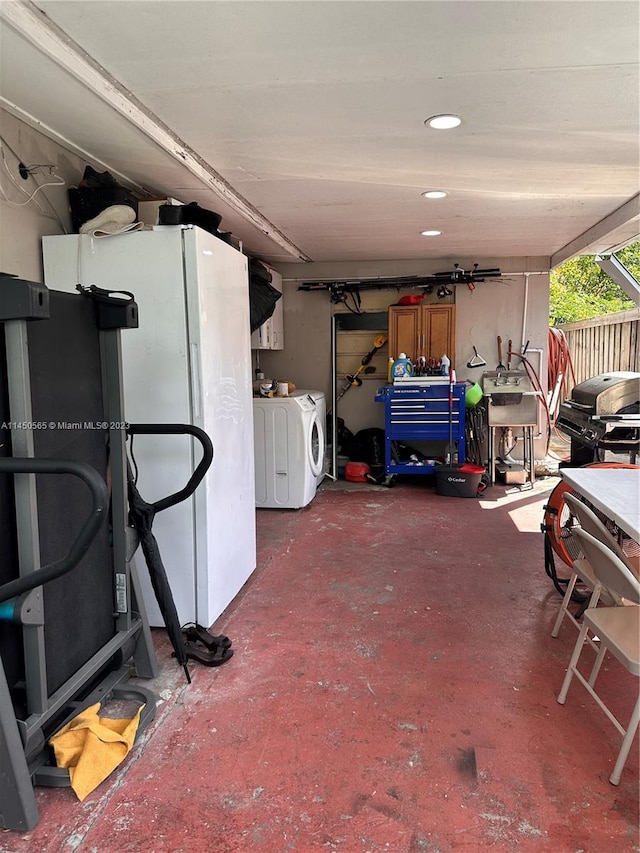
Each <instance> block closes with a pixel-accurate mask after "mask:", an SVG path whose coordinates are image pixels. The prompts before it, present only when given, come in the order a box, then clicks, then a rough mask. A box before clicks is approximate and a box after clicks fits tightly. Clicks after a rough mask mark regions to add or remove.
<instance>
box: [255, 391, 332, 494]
mask: <svg viewBox="0 0 640 853" xmlns="http://www.w3.org/2000/svg"><path fill="white" fill-rule="evenodd" d="M317 393H320V392H317ZM253 425H254V450H255V454H254V458H255V488H256V506H257V507H263V508H272V509H275V508H278V509H299V508H300V507H303V506H307V504H308V503H310V502H311V501H312V500H313V498H314V497H315V494H316V488H317V485H318V482H319V478H321V476H322V470H323V467H324V428H323V424H322V422H321V420H320V418H319V416H318V409H317V405H316V400H315V399H314V397H313V392H308V391H296V392H294V393H293V394H292V395H291V396H290V397H254V399H253Z"/></svg>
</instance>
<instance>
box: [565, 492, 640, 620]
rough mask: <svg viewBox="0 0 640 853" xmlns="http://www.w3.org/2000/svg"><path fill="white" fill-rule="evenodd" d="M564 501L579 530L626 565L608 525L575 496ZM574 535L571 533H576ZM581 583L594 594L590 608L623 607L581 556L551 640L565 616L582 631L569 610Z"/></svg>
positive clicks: (572, 575) (570, 495) (570, 581)
mask: <svg viewBox="0 0 640 853" xmlns="http://www.w3.org/2000/svg"><path fill="white" fill-rule="evenodd" d="M564 500H565V503H566V504H567V506H568V507H569V510H570V511H571V515H573V516H574V518H577V519H578V522H579V523H580V527H581V528H582V529H583V530H586V531H587V533H590V534H591V535H592V536H595V538H596V539H599V540H600V541H601V542H604V543H605V544H606V545H608V546H609V548H611V550H612V551H613V552H614V553H615V554H616V555H617V556H618V557H619V558H620V559H621V560H622V561H623V562H624V563H625V565H626V564H627V562H626V557H625V554H624V552H623V551H622V548H620V546H619V545H618V542H617V541H616V538H615V537H614V536H613V535H612V534H611V533H610V532H609V531H608V530H607V528H606V527H605V525H604V524H603V523H602V521H600V519H599V518H598V516H597V515H596V514H595V512H593V510H591V509H590V508H589V507H588V506H587V505H586V504H584V503H583V502H582V501H581V500H580V499H579V498H577V497H576V495H574V494H570V493H568V492H567V493H565V495H564ZM575 529H577V528H574V531H572V532H575ZM578 580H579V581H580V582H581V583H582V584H583V585H584V586H585V587H587V589H589V590H591V598H590V599H589V604H588V607H595V606H596V604H598V602H599V601H602V603H603V604H605V605H607V606H611V605H614V604H621V601H620V598H619V597H618V596H615V595H612V594H611V592H610V591H609V590H607V589H603V588H602V585H601V584H599V583H598V580H597V578H596V576H595V574H594V572H593V569H592V568H591V566H590V565H589V561H588V560H587V559H586V558H585V556H584V554H582V553H580V555H579V556H578V557H576V558H575V560H574V561H573V566H572V572H571V577H570V578H569V583H568V584H567V588H566V590H565V593H564V597H563V599H562V604H561V605H560V610H559V611H558V616H557V618H556V621H555V623H554V626H553V630H552V631H551V636H552V637H557V636H558V634H559V632H560V626H561V625H562V621H563V619H564V617H565V616H567V617H568V618H569V620H570V621H571V622H572V623H573V624H574V625H575V627H576V628H577V629H578V631H579V630H580V629H581V628H582V623H581V622H579V621H578V620H577V619H576V617H575V616H574V615H573V613H571V611H570V610H569V604H570V603H571V596H572V595H573V590H574V588H575V585H576V583H577V581H578Z"/></svg>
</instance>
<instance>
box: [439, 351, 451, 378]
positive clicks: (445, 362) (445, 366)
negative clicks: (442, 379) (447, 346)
mask: <svg viewBox="0 0 640 853" xmlns="http://www.w3.org/2000/svg"><path fill="white" fill-rule="evenodd" d="M450 367H451V359H450V358H449V357H448V356H447V354H446V353H445V354H444V355H443V356H442V358H441V359H440V369H441V370H442V375H443V376H448V375H449V368H450Z"/></svg>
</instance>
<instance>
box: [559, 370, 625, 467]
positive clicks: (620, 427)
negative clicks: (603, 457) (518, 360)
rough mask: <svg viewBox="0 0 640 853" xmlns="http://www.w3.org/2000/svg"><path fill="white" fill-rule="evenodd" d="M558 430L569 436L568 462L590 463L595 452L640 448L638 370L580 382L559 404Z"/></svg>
mask: <svg viewBox="0 0 640 853" xmlns="http://www.w3.org/2000/svg"><path fill="white" fill-rule="evenodd" d="M556 426H557V427H558V429H560V430H562V431H563V432H565V433H567V435H568V436H569V437H570V439H571V464H572V465H575V466H578V465H586V464H588V463H589V462H593V461H594V459H596V457H597V456H598V451H603V452H604V451H605V450H609V451H611V452H612V453H629V455H630V461H631V462H632V463H635V460H636V456H637V453H638V450H639V448H640V373H630V372H626V371H618V372H612V373H603V374H601V375H600V376H594V377H592V378H591V379H587V380H586V381H585V382H581V383H580V384H579V385H576V386H575V388H574V389H573V392H572V395H571V399H570V400H565V402H564V403H562V404H561V405H560V411H559V414H558V418H557V420H556Z"/></svg>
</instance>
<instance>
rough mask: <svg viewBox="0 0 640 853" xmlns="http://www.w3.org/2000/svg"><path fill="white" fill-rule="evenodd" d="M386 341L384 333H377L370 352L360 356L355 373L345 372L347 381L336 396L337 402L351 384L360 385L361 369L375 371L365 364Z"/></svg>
mask: <svg viewBox="0 0 640 853" xmlns="http://www.w3.org/2000/svg"><path fill="white" fill-rule="evenodd" d="M386 342H387V339H386V337H385V336H384V335H378V336H377V337H376V338H375V340H374V342H373V349H372V350H370V352H368V353H367V354H366V355H365V356H363V357H362V361H361V362H360V366H359V367H358V369H357V370H356V372H355V373H347V375H346V376H345V379H346V380H347V381H346V383H345V385H344V386H343V387H342V390H341V391H340V393H339V394H338V396H337V397H336V403H337V402H338V400H340V399H341V398H342V397H344V395H345V394H346V393H347V391H348V390H349V388H351V386H352V385H355V386H356V387H359V386H360V385H362V379H360V374H361V373H362V371H364V372H365V373H375V367H370V368H367V365H368V364H369V362H370V361H371V359H372V358H373V357H374V355H375V354H376V353H377V352H378V350H379V349H382V347H383V346H384V345H385V344H386Z"/></svg>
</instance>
